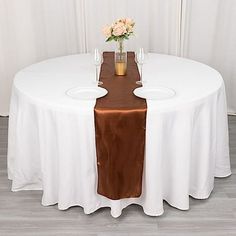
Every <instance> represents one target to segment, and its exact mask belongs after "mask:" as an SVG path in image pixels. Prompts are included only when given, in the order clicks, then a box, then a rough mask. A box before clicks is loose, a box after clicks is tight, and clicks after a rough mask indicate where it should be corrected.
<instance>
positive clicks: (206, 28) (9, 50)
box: [0, 0, 236, 115]
mask: <svg viewBox="0 0 236 236" xmlns="http://www.w3.org/2000/svg"><path fill="white" fill-rule="evenodd" d="M126 16H129V17H131V18H134V19H135V21H136V33H135V36H134V37H133V38H132V39H131V40H129V41H128V42H127V49H129V50H135V49H136V48H138V47H140V46H142V47H144V48H145V50H146V51H150V52H157V53H167V54H172V55H178V56H184V57H188V58H192V59H195V60H198V61H201V62H204V63H207V64H209V65H210V66H213V67H214V68H216V69H217V70H219V71H220V72H221V73H222V75H223V77H224V79H225V83H226V93H227V98H228V108H229V111H230V112H235V111H236V97H235V96H236V95H235V94H236V93H235V92H234V91H235V89H236V78H235V77H236V67H235V66H234V65H235V62H236V47H235V41H236V28H235V26H234V22H235V21H236V1H235V0H227V1H222V0H148V1H143V0H129V1H127V0H119V1H117V0H99V1H94V0H34V1H32V0H20V1H19V0H0V115H8V114H9V103H10V94H11V87H12V81H13V78H14V75H15V73H16V72H17V71H19V70H20V69H22V68H24V67H26V66H28V65H30V64H32V63H36V62H39V61H42V60H45V59H47V58H51V57H57V56H63V55H68V54H75V53H84V52H91V51H93V49H94V48H95V47H98V48H100V49H101V50H112V49H114V44H113V43H109V44H108V43H104V37H103V35H102V34H101V28H102V26H103V25H105V24H108V23H111V22H112V21H113V20H114V19H116V18H119V17H126Z"/></svg>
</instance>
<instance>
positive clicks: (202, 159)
mask: <svg viewBox="0 0 236 236" xmlns="http://www.w3.org/2000/svg"><path fill="white" fill-rule="evenodd" d="M94 78H95V69H94V65H93V60H92V57H91V55H89V54H80V55H72V56H66V57H59V58H54V59H50V60H46V61H43V62H41V63H38V64H35V65H32V66H30V67H28V68H25V69H23V70H22V71H20V72H19V73H17V75H16V76H15V80H14V84H13V90H12V98H11V107H10V119H9V142H8V176H9V179H11V180H12V191H19V190H43V197H42V204H43V205H44V206H48V205H53V204H57V203H58V208H59V209H61V210H64V209H67V208H69V207H71V206H75V205H77V206H81V207H83V208H84V212H85V213H86V214H90V213H92V212H94V211H96V210H97V209H98V208H101V207H110V208H111V214H112V216H113V217H118V216H119V215H120V214H121V212H122V209H123V208H125V207H127V206H128V205H130V204H139V205H141V206H142V207H143V210H144V212H145V213H146V214H147V215H151V216H158V215H161V214H162V213H163V200H165V201H167V202H168V203H169V204H170V205H172V206H174V207H176V208H179V209H182V210H187V209H189V195H191V196H192V197H194V198H198V199H205V198H208V197H209V195H210V193H211V191H212V189H213V186H214V177H226V176H228V175H230V174H231V170H230V162H229V149H228V123H227V107H226V100H225V89H224V82H223V80H222V77H221V75H220V74H219V73H218V72H217V71H215V70H214V69H212V68H210V67H208V66H206V65H203V64H201V63H198V62H195V61H191V60H188V59H184V58H179V57H174V56H167V55H160V54H152V53H150V54H148V58H147V61H146V63H145V65H144V67H143V79H144V80H145V81H146V83H145V85H144V86H147V87H148V86H149V87H154V86H164V87H169V88H172V89H174V90H175V91H176V96H175V97H173V98H172V99H168V100H163V101H155V100H147V118H146V146H145V163H144V172H143V191H142V195H141V196H140V197H139V198H128V199H122V200H110V199H108V198H106V197H103V196H101V195H99V194H97V165H96V148H95V129H94V106H95V103H96V101H95V100H91V101H78V100H75V99H72V98H70V97H68V96H67V95H66V93H65V92H66V91H67V90H68V89H70V88H72V87H76V86H81V87H84V86H85V87H86V86H96V85H95V84H94V83H93V81H94ZM117 79H119V78H117ZM216 191H217V190H216Z"/></svg>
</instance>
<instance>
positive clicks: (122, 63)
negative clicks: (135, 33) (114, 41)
mask: <svg viewBox="0 0 236 236" xmlns="http://www.w3.org/2000/svg"><path fill="white" fill-rule="evenodd" d="M126 71H127V52H126V51H125V50H124V41H123V40H119V41H118V50H117V51H115V74H116V75H126Z"/></svg>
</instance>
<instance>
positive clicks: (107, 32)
mask: <svg viewBox="0 0 236 236" xmlns="http://www.w3.org/2000/svg"><path fill="white" fill-rule="evenodd" d="M111 31H112V28H111V27H110V26H105V27H104V28H103V29H102V32H103V34H104V35H105V37H107V38H109V37H111Z"/></svg>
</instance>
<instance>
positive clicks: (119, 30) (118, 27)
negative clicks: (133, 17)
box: [112, 22, 127, 36]
mask: <svg viewBox="0 0 236 236" xmlns="http://www.w3.org/2000/svg"><path fill="white" fill-rule="evenodd" d="M125 33H127V30H126V27H125V24H124V23H122V22H119V23H117V24H115V25H114V27H113V31H112V34H113V35H114V36H121V35H123V34H125Z"/></svg>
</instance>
